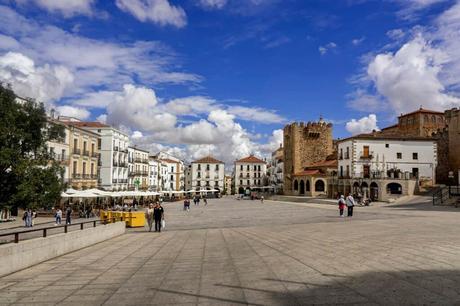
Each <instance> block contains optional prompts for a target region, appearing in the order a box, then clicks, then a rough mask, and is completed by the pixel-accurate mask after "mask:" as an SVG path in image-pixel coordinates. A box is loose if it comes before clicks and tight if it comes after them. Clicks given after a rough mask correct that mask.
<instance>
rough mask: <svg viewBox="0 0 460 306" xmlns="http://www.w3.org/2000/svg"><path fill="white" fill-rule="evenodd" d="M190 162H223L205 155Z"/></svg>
mask: <svg viewBox="0 0 460 306" xmlns="http://www.w3.org/2000/svg"><path fill="white" fill-rule="evenodd" d="M192 163H195V164H223V163H224V162H223V161H220V160H218V159H215V158H214V157H212V156H206V157H203V158H200V159H197V160H195V161H193V162H192Z"/></svg>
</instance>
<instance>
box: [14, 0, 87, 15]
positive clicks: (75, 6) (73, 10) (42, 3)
mask: <svg viewBox="0 0 460 306" xmlns="http://www.w3.org/2000/svg"><path fill="white" fill-rule="evenodd" d="M16 2H17V3H18V4H25V5H29V4H30V3H33V4H35V5H37V6H39V7H41V8H43V9H45V10H47V11H49V12H52V13H61V14H62V15H63V16H64V17H72V16H74V15H91V14H92V6H93V4H94V2H95V0H16Z"/></svg>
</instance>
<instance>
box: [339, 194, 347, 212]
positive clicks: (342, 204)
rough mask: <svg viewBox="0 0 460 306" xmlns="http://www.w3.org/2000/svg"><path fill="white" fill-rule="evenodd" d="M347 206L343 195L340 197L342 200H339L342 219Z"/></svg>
mask: <svg viewBox="0 0 460 306" xmlns="http://www.w3.org/2000/svg"><path fill="white" fill-rule="evenodd" d="M345 205H346V202H345V198H344V196H343V195H340V198H339V212H340V217H343V210H344V209H345Z"/></svg>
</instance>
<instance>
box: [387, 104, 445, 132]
mask: <svg viewBox="0 0 460 306" xmlns="http://www.w3.org/2000/svg"><path fill="white" fill-rule="evenodd" d="M445 127H446V118H445V115H444V113H442V112H437V111H433V110H428V109H424V108H420V109H418V110H416V111H413V112H410V113H407V114H401V115H400V116H399V117H398V123H397V124H395V125H392V126H389V127H387V128H384V129H382V131H381V133H383V134H398V135H404V136H415V137H431V136H432V135H433V133H436V132H437V131H438V130H442V129H443V128H445Z"/></svg>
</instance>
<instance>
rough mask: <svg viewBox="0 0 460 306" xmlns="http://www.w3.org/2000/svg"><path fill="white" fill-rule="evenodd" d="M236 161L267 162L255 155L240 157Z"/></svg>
mask: <svg viewBox="0 0 460 306" xmlns="http://www.w3.org/2000/svg"><path fill="white" fill-rule="evenodd" d="M236 163H260V164H265V162H264V161H263V160H261V159H259V158H257V157H255V156H254V155H251V156H248V157H245V158H242V159H239V160H237V161H236Z"/></svg>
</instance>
